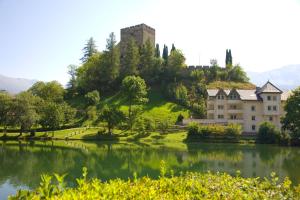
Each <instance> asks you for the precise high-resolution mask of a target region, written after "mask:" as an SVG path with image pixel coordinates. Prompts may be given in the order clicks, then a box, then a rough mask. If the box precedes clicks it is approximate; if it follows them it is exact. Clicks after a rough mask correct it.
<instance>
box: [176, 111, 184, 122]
mask: <svg viewBox="0 0 300 200" xmlns="http://www.w3.org/2000/svg"><path fill="white" fill-rule="evenodd" d="M183 119H184V116H183V115H182V114H181V113H180V114H179V115H178V117H177V120H176V124H182V122H183Z"/></svg>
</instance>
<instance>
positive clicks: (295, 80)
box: [247, 64, 300, 90]
mask: <svg viewBox="0 0 300 200" xmlns="http://www.w3.org/2000/svg"><path fill="white" fill-rule="evenodd" d="M247 74H248V76H249V78H250V81H251V82H252V83H254V84H256V85H257V86H262V85H263V84H264V83H266V82H267V81H268V80H269V81H271V82H272V83H274V84H275V85H276V86H278V87H279V88H281V89H283V90H291V89H295V88H296V87H298V86H300V64H297V65H287V66H284V67H281V68H278V69H274V70H270V71H265V72H247Z"/></svg>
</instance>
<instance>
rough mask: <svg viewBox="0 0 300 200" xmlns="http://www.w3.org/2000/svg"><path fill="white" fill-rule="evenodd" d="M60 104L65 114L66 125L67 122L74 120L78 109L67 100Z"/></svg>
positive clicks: (64, 122)
mask: <svg viewBox="0 0 300 200" xmlns="http://www.w3.org/2000/svg"><path fill="white" fill-rule="evenodd" d="M60 106H61V110H62V112H63V114H64V121H63V124H64V125H65V124H68V123H70V122H72V120H74V118H75V115H76V111H77V110H76V109H75V108H73V107H71V106H70V105H69V104H67V103H65V102H64V103H62V104H61V105H60Z"/></svg>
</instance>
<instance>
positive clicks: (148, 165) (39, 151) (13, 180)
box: [0, 141, 300, 199]
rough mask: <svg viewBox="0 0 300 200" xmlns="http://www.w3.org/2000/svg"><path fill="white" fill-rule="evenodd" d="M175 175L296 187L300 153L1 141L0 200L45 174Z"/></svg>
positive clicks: (260, 148) (238, 146)
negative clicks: (216, 175) (266, 180)
mask: <svg viewBox="0 0 300 200" xmlns="http://www.w3.org/2000/svg"><path fill="white" fill-rule="evenodd" d="M162 160H164V161H165V162H166V165H167V168H168V169H169V170H171V169H172V170H173V171H174V172H175V174H180V172H185V171H194V172H206V171H208V170H210V171H213V172H217V171H220V172H228V173H230V174H233V175H234V174H236V171H237V170H240V171H241V175H242V176H244V177H265V176H270V174H271V172H276V174H277V175H278V176H279V177H280V178H281V179H282V178H284V177H285V176H289V177H290V179H291V180H292V182H293V184H298V183H300V173H299V166H300V148H292V147H279V146H273V145H254V144H245V145H242V144H228V143H226V144H208V143H192V144H185V143H178V144H177V143H175V144H173V143H172V144H168V145H167V146H166V145H165V144H161V143H155V144H143V143H107V142H106V143H103V142H80V141H54V142H52V141H47V142H33V141H31V142H17V141H15V142H12V141H7V142H3V141H0V199H6V198H7V196H8V195H9V194H14V193H15V192H16V191H17V190H18V189H20V188H27V189H32V188H35V187H37V186H38V184H39V182H40V176H41V174H43V173H48V174H53V173H59V174H64V173H68V175H67V177H66V181H67V183H68V185H69V186H75V178H77V177H79V176H81V174H82V167H84V166H86V167H87V168H88V174H89V175H88V176H89V177H98V178H100V179H101V180H109V179H112V178H117V177H119V178H122V179H128V177H130V178H132V177H133V174H134V173H137V175H138V177H141V176H150V177H153V178H157V177H158V176H159V171H160V170H159V169H160V163H161V161H162Z"/></svg>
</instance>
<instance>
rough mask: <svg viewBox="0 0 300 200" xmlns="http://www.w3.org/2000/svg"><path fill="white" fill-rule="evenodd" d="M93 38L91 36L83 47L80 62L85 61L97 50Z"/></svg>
mask: <svg viewBox="0 0 300 200" xmlns="http://www.w3.org/2000/svg"><path fill="white" fill-rule="evenodd" d="M95 43H96V42H95V40H94V39H93V37H91V38H90V39H89V40H88V41H87V43H86V45H85V47H84V48H83V49H82V50H83V57H82V58H81V59H80V60H81V61H82V63H85V62H86V61H87V60H88V59H89V58H90V57H91V56H92V55H93V54H95V53H96V52H97V47H96V44H95Z"/></svg>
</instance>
